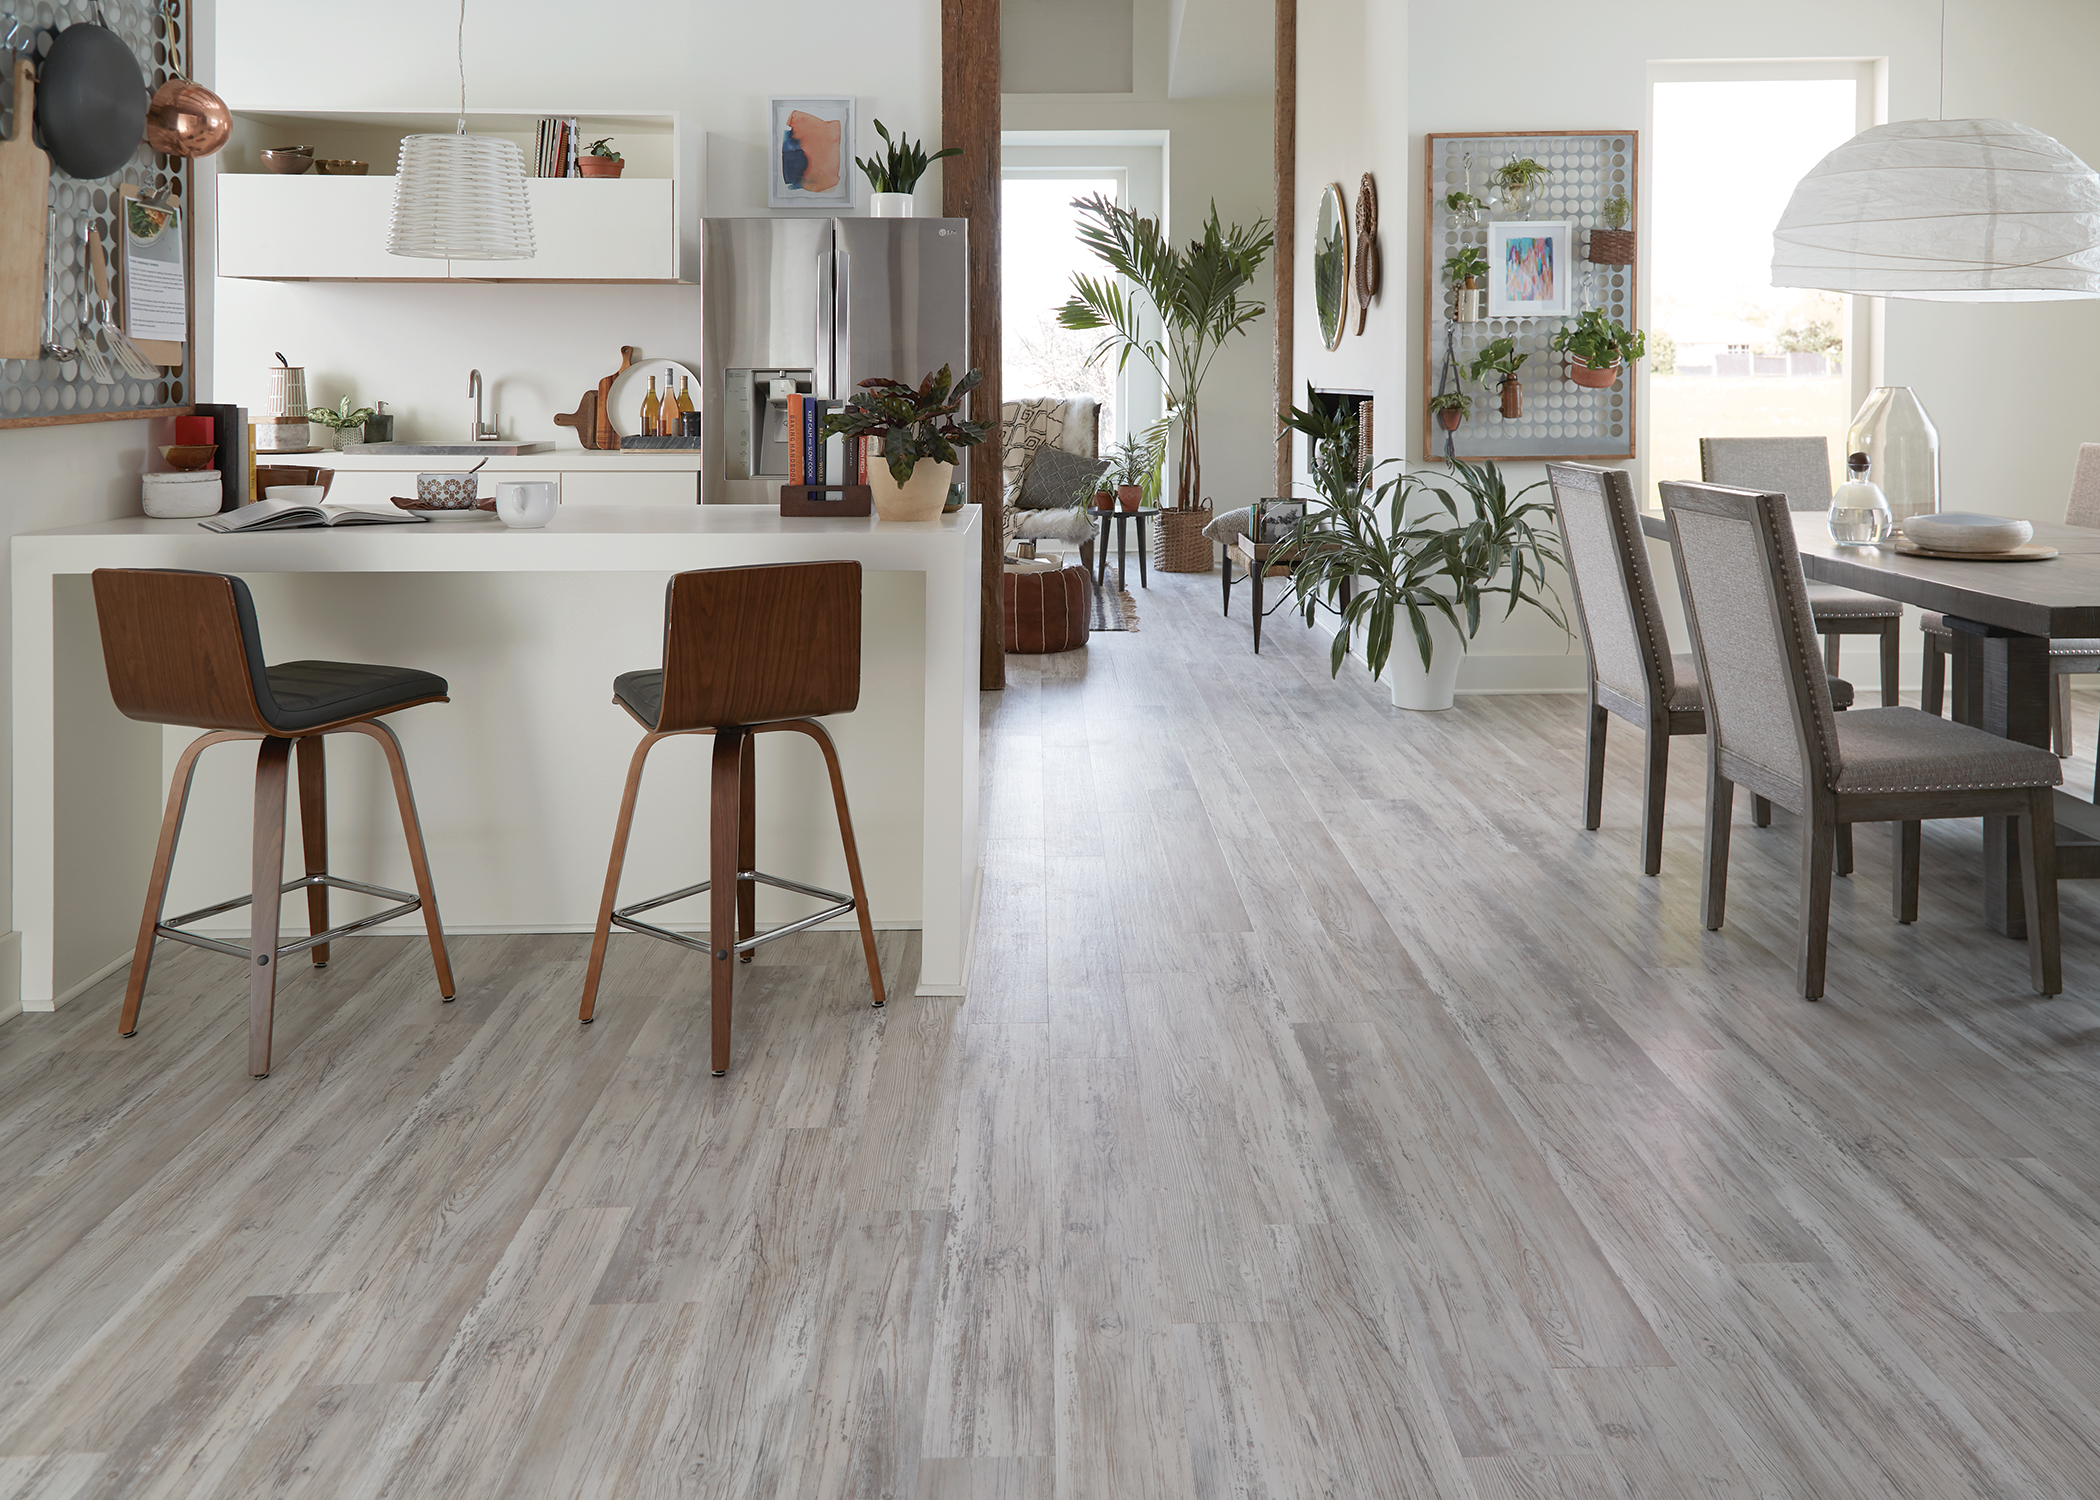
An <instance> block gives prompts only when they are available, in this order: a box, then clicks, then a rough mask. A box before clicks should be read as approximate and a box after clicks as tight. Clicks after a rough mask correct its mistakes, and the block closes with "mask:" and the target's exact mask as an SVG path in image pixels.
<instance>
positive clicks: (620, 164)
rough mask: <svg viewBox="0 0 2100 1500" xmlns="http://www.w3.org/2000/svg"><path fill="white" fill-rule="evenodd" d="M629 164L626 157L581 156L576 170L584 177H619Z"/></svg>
mask: <svg viewBox="0 0 2100 1500" xmlns="http://www.w3.org/2000/svg"><path fill="white" fill-rule="evenodd" d="M626 165H627V163H626V161H625V159H615V158H613V157H610V156H579V157H577V158H576V170H577V172H578V173H579V174H580V175H582V176H584V177H617V176H619V175H620V172H621V170H622V169H623V168H625V167H626Z"/></svg>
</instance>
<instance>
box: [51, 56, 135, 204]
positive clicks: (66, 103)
mask: <svg viewBox="0 0 2100 1500" xmlns="http://www.w3.org/2000/svg"><path fill="white" fill-rule="evenodd" d="M146 97H147V96H146V77H145V75H144V74H143V73H141V72H140V71H139V62H138V59H137V58H135V57H133V56H132V55H131V49H130V48H129V47H127V46H125V45H124V43H123V41H122V40H121V39H120V38H119V37H118V36H117V34H116V33H115V32H114V31H111V30H110V29H109V28H108V27H107V26H103V25H99V24H97V23H96V22H93V21H76V22H74V23H73V24H72V25H71V26H68V27H67V28H66V29H65V30H64V31H61V32H60V33H59V34H58V40H56V41H54V42H53V43H52V44H51V51H50V53H49V54H48V55H47V56H46V57H45V58H44V72H43V80H42V84H41V86H40V87H39V88H38V89H37V94H36V128H37V130H38V132H39V133H40V134H41V135H42V136H43V138H44V146H45V149H47V150H48V151H49V152H50V153H51V161H52V164H53V165H54V166H56V167H57V168H58V169H59V170H60V171H61V172H64V173H66V174H67V175H68V176H71V177H82V178H95V177H107V176H109V174H110V173H112V172H114V171H116V170H117V169H118V168H120V167H122V166H123V165H124V163H126V162H127V161H130V160H131V155H132V153H133V152H134V151H136V150H137V149H138V146H139V142H140V140H141V139H143V138H144V135H145V131H146Z"/></svg>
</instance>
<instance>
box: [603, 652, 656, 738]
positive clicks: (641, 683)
mask: <svg viewBox="0 0 2100 1500" xmlns="http://www.w3.org/2000/svg"><path fill="white" fill-rule="evenodd" d="M613 696H614V697H615V698H617V699H619V700H620V702H622V703H624V704H626V705H627V710H628V712H629V713H632V714H633V715H634V716H635V717H636V718H638V719H640V720H641V721H642V722H643V723H644V724H647V725H648V726H649V727H650V728H651V729H654V728H655V727H656V721H657V719H658V718H659V717H661V715H662V714H663V709H664V670H663V668H662V667H657V668H655V669H653V670H651V671H647V672H622V673H621V674H620V675H619V676H617V677H615V678H614V679H613Z"/></svg>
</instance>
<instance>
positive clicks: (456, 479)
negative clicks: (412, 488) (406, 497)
mask: <svg viewBox="0 0 2100 1500" xmlns="http://www.w3.org/2000/svg"><path fill="white" fill-rule="evenodd" d="M480 489H481V478H480V476H479V475H476V474H418V475H417V476H416V498H417V499H418V500H420V501H422V502H423V504H424V505H426V506H428V507H429V508H430V509H432V510H472V509H473V508H474V501H475V497H476V495H477V494H478V493H479V491H480Z"/></svg>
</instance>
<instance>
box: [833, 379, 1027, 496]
mask: <svg viewBox="0 0 2100 1500" xmlns="http://www.w3.org/2000/svg"><path fill="white" fill-rule="evenodd" d="M983 379H984V371H982V370H972V371H971V372H970V373H969V374H967V375H965V376H963V378H962V379H960V380H957V379H955V378H954V376H953V375H952V374H950V372H949V369H948V367H947V366H946V365H942V366H941V367H940V368H939V369H938V370H936V371H934V372H933V374H931V375H929V376H927V377H926V378H925V379H924V380H922V381H921V382H919V386H918V389H917V390H914V389H912V387H910V386H908V385H906V384H905V383H904V382H903V381H901V380H888V379H885V378H883V377H882V376H879V375H878V376H876V377H874V378H873V379H870V380H863V381H862V382H861V383H860V393H859V394H856V395H855V396H854V397H853V398H852V399H851V400H850V401H848V402H847V403H846V407H845V409H844V410H843V411H835V412H832V413H831V414H830V415H828V416H826V417H825V418H824V436H825V437H839V436H844V437H849V438H857V437H879V438H881V439H882V457H883V461H884V462H885V463H886V464H887V465H888V466H889V471H890V478H892V479H894V480H896V481H897V483H898V484H899V485H903V484H905V483H907V482H909V481H910V479H911V472H912V470H913V469H914V468H916V467H917V466H918V462H919V460H920V459H922V458H930V459H932V460H933V461H934V462H935V463H942V464H952V463H954V462H955V461H956V450H958V449H961V448H974V447H976V446H977V445H978V444H979V443H981V442H983V441H984V437H985V433H986V431H987V430H988V427H987V424H986V423H983V422H964V421H958V420H957V419H956V416H955V414H956V413H957V412H959V411H961V410H962V398H963V397H964V396H966V395H968V394H969V393H970V392H971V391H973V390H975V389H976V388H977V384H978V382H980V381H981V380H983Z"/></svg>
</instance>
